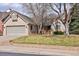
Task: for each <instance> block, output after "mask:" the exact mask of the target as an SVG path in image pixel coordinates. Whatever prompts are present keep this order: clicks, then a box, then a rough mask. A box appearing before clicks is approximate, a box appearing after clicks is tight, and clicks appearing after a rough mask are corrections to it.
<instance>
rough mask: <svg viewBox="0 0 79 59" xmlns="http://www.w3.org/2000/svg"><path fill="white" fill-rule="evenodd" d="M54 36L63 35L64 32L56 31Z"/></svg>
mask: <svg viewBox="0 0 79 59" xmlns="http://www.w3.org/2000/svg"><path fill="white" fill-rule="evenodd" d="M54 34H55V35H63V34H64V32H61V31H55V32H54Z"/></svg>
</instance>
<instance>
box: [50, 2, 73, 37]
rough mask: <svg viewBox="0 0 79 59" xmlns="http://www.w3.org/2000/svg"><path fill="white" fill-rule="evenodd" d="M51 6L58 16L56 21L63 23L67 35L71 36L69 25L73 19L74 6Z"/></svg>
mask: <svg viewBox="0 0 79 59" xmlns="http://www.w3.org/2000/svg"><path fill="white" fill-rule="evenodd" d="M49 6H50V7H51V9H52V10H53V11H54V12H55V13H56V14H57V18H56V20H61V21H62V23H63V25H64V26H65V34H66V35H67V36H69V24H70V21H71V17H72V14H71V12H72V10H71V9H72V7H74V4H66V3H63V4H62V3H57V4H55V3H50V4H49ZM62 16H63V17H62ZM63 18H64V19H63Z"/></svg>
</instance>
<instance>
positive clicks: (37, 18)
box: [23, 3, 47, 33]
mask: <svg viewBox="0 0 79 59" xmlns="http://www.w3.org/2000/svg"><path fill="white" fill-rule="evenodd" d="M23 6H24V7H25V8H26V9H27V10H26V11H28V12H30V14H31V15H32V20H34V22H35V24H36V25H37V26H38V27H39V28H38V29H39V30H38V33H40V32H41V30H42V27H43V26H42V23H43V19H44V17H45V16H46V15H47V4H45V3H28V4H23Z"/></svg>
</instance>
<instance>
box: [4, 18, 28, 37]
mask: <svg viewBox="0 0 79 59" xmlns="http://www.w3.org/2000/svg"><path fill="white" fill-rule="evenodd" d="M20 25H21V26H22V25H25V28H26V32H25V35H28V34H29V26H28V23H26V22H24V21H23V20H22V19H21V18H20V17H18V18H17V21H16V22H13V21H12V19H11V18H9V20H8V21H7V22H6V23H5V24H4V31H3V35H4V36H5V35H6V30H7V29H6V27H7V26H20Z"/></svg>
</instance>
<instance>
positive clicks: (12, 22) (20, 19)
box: [1, 10, 33, 36]
mask: <svg viewBox="0 0 79 59" xmlns="http://www.w3.org/2000/svg"><path fill="white" fill-rule="evenodd" d="M1 17H2V22H3V24H4V27H3V29H4V30H3V35H4V36H5V35H29V33H30V32H31V31H30V30H32V29H31V27H32V26H33V21H32V20H31V18H29V17H27V16H25V15H23V14H20V13H19V12H17V11H14V10H10V12H2V13H1Z"/></svg>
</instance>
